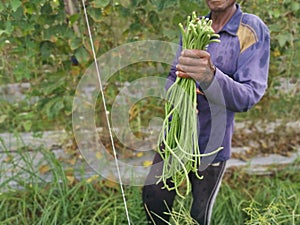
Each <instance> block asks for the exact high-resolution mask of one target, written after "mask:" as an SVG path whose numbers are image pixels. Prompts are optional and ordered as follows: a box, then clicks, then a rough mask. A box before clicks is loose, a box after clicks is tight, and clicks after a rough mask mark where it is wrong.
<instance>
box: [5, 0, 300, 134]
mask: <svg viewBox="0 0 300 225" xmlns="http://www.w3.org/2000/svg"><path fill="white" fill-rule="evenodd" d="M238 2H239V3H240V4H241V6H242V8H243V10H244V11H245V12H250V13H255V14H257V15H258V16H260V17H261V18H262V19H263V21H265V23H266V24H267V25H268V26H269V29H270V32H271V39H272V40H271V41H272V42H271V50H272V54H271V65H270V79H269V89H268V92H267V94H266V96H265V97H264V99H263V100H262V101H261V102H260V103H259V104H258V105H257V106H256V107H255V108H254V109H253V110H251V112H250V113H246V114H243V115H242V116H240V117H238V119H245V118H246V119H247V118H251V116H253V115H255V116H258V115H259V117H260V118H265V119H271V120H272V119H273V120H274V119H276V118H280V117H285V118H299V114H300V113H299V109H298V108H299V107H297V105H299V99H300V96H299V89H298V88H297V87H299V83H298V82H299V77H300V74H299V71H300V68H299V67H300V66H299V58H300V55H299V51H297V49H299V47H300V42H299V18H300V3H299V2H297V1H292V0H276V1H270V0H266V1H265V0H253V1H246V0H244V1H238ZM85 4H86V7H87V10H88V15H89V20H90V23H91V26H92V30H93V33H92V35H93V37H94V40H95V41H94V42H95V43H94V44H95V48H96V51H97V55H101V54H103V53H105V52H106V51H108V50H110V49H112V48H114V47H117V46H119V45H122V44H124V43H128V42H133V41H138V40H149V39H155V40H163V41H172V42H175V43H177V41H178V37H179V29H178V23H179V22H181V21H183V20H184V19H185V18H186V16H187V15H188V14H190V13H191V12H192V11H196V12H197V13H198V14H207V13H208V9H207V7H206V4H205V1H200V0H120V1H117V0H94V1H85ZM0 20H1V23H0V49H1V61H0V85H7V84H15V83H29V84H30V86H29V87H27V88H26V89H23V93H24V94H25V98H23V99H22V101H18V102H11V101H9V100H7V99H5V98H1V99H0V104H1V105H0V106H1V107H0V130H1V131H11V130H12V129H13V130H17V131H35V132H38V131H41V130H45V129H57V128H60V129H67V130H70V129H71V110H72V97H73V95H74V92H75V88H76V85H77V83H78V82H79V80H80V78H81V76H82V74H83V73H84V71H85V69H86V68H87V67H88V66H89V65H90V64H91V62H92V53H91V48H90V44H89V39H88V36H87V29H86V25H85V21H84V15H83V10H82V6H81V1H79V0H77V1H71V0H64V1H63V0H30V1H29V0H11V1H7V0H2V1H1V4H0ZM151 66H152V67H153V65H151V64H143V65H136V67H142V68H146V67H151ZM154 68H155V66H154ZM135 71H136V68H134V67H132V68H129V69H128V70H126V71H120V74H119V76H117V77H116V78H115V80H114V81H113V82H112V89H110V90H108V91H107V95H108V99H110V98H111V99H113V96H114V95H115V94H116V93H115V91H114V89H113V88H114V87H115V86H114V83H115V81H119V82H120V81H122V82H124V81H126V79H127V80H133V79H135V78H137V77H140V76H141V74H138V73H136V72H135ZM167 72H168V68H166V67H164V70H163V71H156V72H155V73H156V74H157V75H159V76H166V73H167ZM124 73H128V74H130V76H126V77H127V78H124V77H125V76H124ZM122 75H123V76H122ZM282 78H284V79H282ZM283 82H286V83H287V85H289V84H290V83H294V84H296V85H295V86H296V90H294V91H292V92H289V93H288V94H287V93H286V92H285V89H286V88H287V86H286V85H285V86H282V84H283ZM5 94H6V92H5V89H3V88H2V95H5ZM108 102H109V101H108ZM146 103H147V104H148V106H149V104H152V103H151V102H146ZM141 107H142V106H141ZM252 118H253V117H252Z"/></svg>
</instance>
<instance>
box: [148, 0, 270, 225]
mask: <svg viewBox="0 0 300 225" xmlns="http://www.w3.org/2000/svg"><path fill="white" fill-rule="evenodd" d="M206 3H207V5H208V7H209V9H210V13H209V14H208V16H207V17H208V18H210V19H212V21H213V24H212V28H213V29H214V31H215V32H216V33H218V34H219V35H220V40H221V43H211V44H210V45H209V46H208V48H207V51H202V50H184V51H182V50H181V48H179V50H178V53H177V57H176V59H175V61H174V64H173V66H172V68H171V71H170V73H169V76H168V79H169V81H170V82H167V88H168V87H170V85H171V84H172V83H173V82H174V81H175V79H176V76H179V77H183V78H191V79H194V80H195V81H196V84H197V87H198V95H197V101H198V106H197V110H198V120H199V127H200V128H199V141H198V143H199V148H200V151H201V153H203V152H208V151H212V150H214V149H216V148H217V147H220V146H222V147H223V149H222V150H221V151H219V152H218V153H216V155H214V156H213V157H203V159H202V163H201V168H199V169H198V173H199V175H200V176H202V175H203V179H198V178H197V177H196V176H195V174H194V173H190V174H189V178H190V181H191V183H192V197H193V203H192V207H191V216H192V217H193V218H194V219H195V220H196V221H197V222H198V223H199V224H201V225H207V224H210V220H211V214H212V208H213V204H214V201H215V198H216V196H217V193H218V191H219V187H220V184H221V180H222V177H223V175H224V172H225V167H226V161H227V160H228V159H229V158H230V156H231V150H230V148H231V139H232V134H233V126H234V114H235V113H236V112H245V111H247V110H249V109H250V108H251V107H252V106H253V105H255V104H256V103H257V102H258V101H259V100H260V99H261V98H262V96H263V95H264V93H265V90H266V88H267V78H268V67H269V54H270V35H269V31H268V28H267V26H266V25H265V24H264V23H263V22H262V21H261V20H260V19H259V18H258V17H257V16H255V15H252V14H246V13H243V12H242V10H241V8H240V6H239V5H238V4H237V3H236V1H235V0H206ZM218 107H219V110H216V109H217V108H218ZM212 108H214V109H212ZM223 109H224V110H223ZM212 111H214V113H212ZM222 111H223V113H218V112H222ZM224 118H225V119H224ZM213 120H214V121H213ZM222 123H223V124H225V125H224V126H223V127H220V129H219V130H216V129H212V124H222ZM220 126H221V125H220ZM214 143H216V144H215V145H216V146H215V145H214ZM208 145H209V146H208ZM161 160H162V159H161V157H160V155H159V154H158V153H157V154H156V155H155V157H154V160H153V164H156V163H158V162H161ZM152 168H153V167H152ZM152 168H151V170H150V173H149V175H148V177H147V180H146V185H145V186H144V187H143V202H144V206H145V211H146V214H147V218H148V221H149V224H156V225H161V224H166V222H164V221H163V220H165V221H168V220H169V215H167V214H166V213H165V212H170V210H171V209H172V204H173V200H174V197H175V195H176V193H175V191H168V190H167V189H162V186H163V185H162V183H158V184H156V182H154V181H155V180H156V179H158V178H157V177H158V176H160V175H161V174H162V171H161V170H159V169H152ZM149 181H151V182H149ZM149 183H151V184H149ZM148 184H149V185H148ZM162 219H163V220H162Z"/></svg>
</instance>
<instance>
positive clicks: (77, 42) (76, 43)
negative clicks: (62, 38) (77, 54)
mask: <svg viewBox="0 0 300 225" xmlns="http://www.w3.org/2000/svg"><path fill="white" fill-rule="evenodd" d="M68 42H69V46H70V48H71V50H72V51H74V50H75V49H77V48H79V47H80V46H82V40H81V38H76V37H74V38H72V39H70V40H69V41H68Z"/></svg>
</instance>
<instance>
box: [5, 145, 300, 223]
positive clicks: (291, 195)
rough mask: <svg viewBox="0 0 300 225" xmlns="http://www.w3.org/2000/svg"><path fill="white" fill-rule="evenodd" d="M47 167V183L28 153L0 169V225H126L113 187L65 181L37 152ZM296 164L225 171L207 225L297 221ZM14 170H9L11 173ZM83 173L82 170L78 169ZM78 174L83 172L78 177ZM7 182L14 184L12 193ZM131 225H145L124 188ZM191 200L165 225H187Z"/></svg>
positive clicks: (134, 194)
mask: <svg viewBox="0 0 300 225" xmlns="http://www.w3.org/2000/svg"><path fill="white" fill-rule="evenodd" d="M38 151H39V152H41V153H42V155H43V158H44V161H45V162H47V164H48V173H47V174H48V177H49V176H50V177H51V182H47V180H46V179H45V178H43V176H40V175H41V173H40V171H39V170H38V169H37V168H35V167H34V166H32V165H33V161H32V160H34V159H32V158H31V156H30V153H28V152H26V153H24V152H22V151H20V152H18V153H17V155H18V157H14V158H15V160H10V161H8V162H6V163H5V164H9V166H10V167H9V168H10V170H11V171H12V176H10V177H6V178H5V179H4V180H3V177H5V176H4V175H5V173H4V166H3V165H4V164H2V165H0V176H1V177H2V182H1V184H0V224H1V225H10V224H22V225H27V224H28V225H29V224H30V225H32V224H33V225H39V224H41V225H42V224H43V225H44V224H47V225H48V224H49V225H51V224H61V225H63V224H74V225H75V224H76V225H78V224H79V225H80V224H85V225H89V224H101V225H112V224H116V225H126V224H128V223H127V219H126V215H125V210H124V204H123V200H122V196H121V192H120V190H119V186H118V185H117V184H115V183H110V182H108V181H105V180H102V179H101V178H99V177H97V176H95V177H93V178H88V179H81V180H79V179H76V178H75V179H70V174H69V173H68V172H67V171H66V170H65V169H64V168H63V166H62V164H61V162H60V161H59V160H58V159H57V158H56V157H55V156H54V154H53V153H52V152H50V151H48V150H46V149H39V150H38ZM299 165H300V161H297V162H295V163H294V164H293V165H290V166H288V167H286V168H281V169H280V170H278V171H277V172H276V173H274V174H272V175H268V176H255V175H252V176H250V175H247V174H246V173H245V172H243V171H242V170H241V171H237V170H236V171H231V172H228V173H227V174H226V175H225V178H224V181H223V185H222V186H221V189H220V193H219V195H218V197H217V200H216V204H215V207H214V211H213V220H212V225H220V224H222V225H232V224H238V225H239V224H241V225H242V224H246V225H249V224H261V225H269V224H270V225H271V224H283V225H284V224H286V225H297V224H299V223H300V210H299V201H300V200H299V196H300V187H299V182H300V178H299V176H298V174H299V172H298V170H299ZM14 171H15V172H14ZM82 173H84V171H82ZM82 175H84V174H82ZM11 184H17V186H18V189H16V187H15V186H12V185H11ZM125 194H126V199H127V204H128V209H129V216H130V219H131V222H132V224H134V225H142V224H146V217H145V213H144V210H143V207H142V199H141V187H129V186H126V187H125ZM190 203H191V199H187V200H186V201H184V202H179V201H177V203H176V204H175V207H174V209H173V211H172V212H171V215H172V218H173V219H171V223H170V224H174V225H175V224H180V225H181V224H183V225H184V224H186V225H189V224H190V225H191V224H193V223H192V222H186V221H192V220H191V218H190V216H189V206H190Z"/></svg>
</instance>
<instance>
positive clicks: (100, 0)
mask: <svg viewBox="0 0 300 225" xmlns="http://www.w3.org/2000/svg"><path fill="white" fill-rule="evenodd" d="M109 3H110V0H94V1H92V2H91V3H90V4H91V6H92V7H94V8H105V7H106V6H108V5H109Z"/></svg>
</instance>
